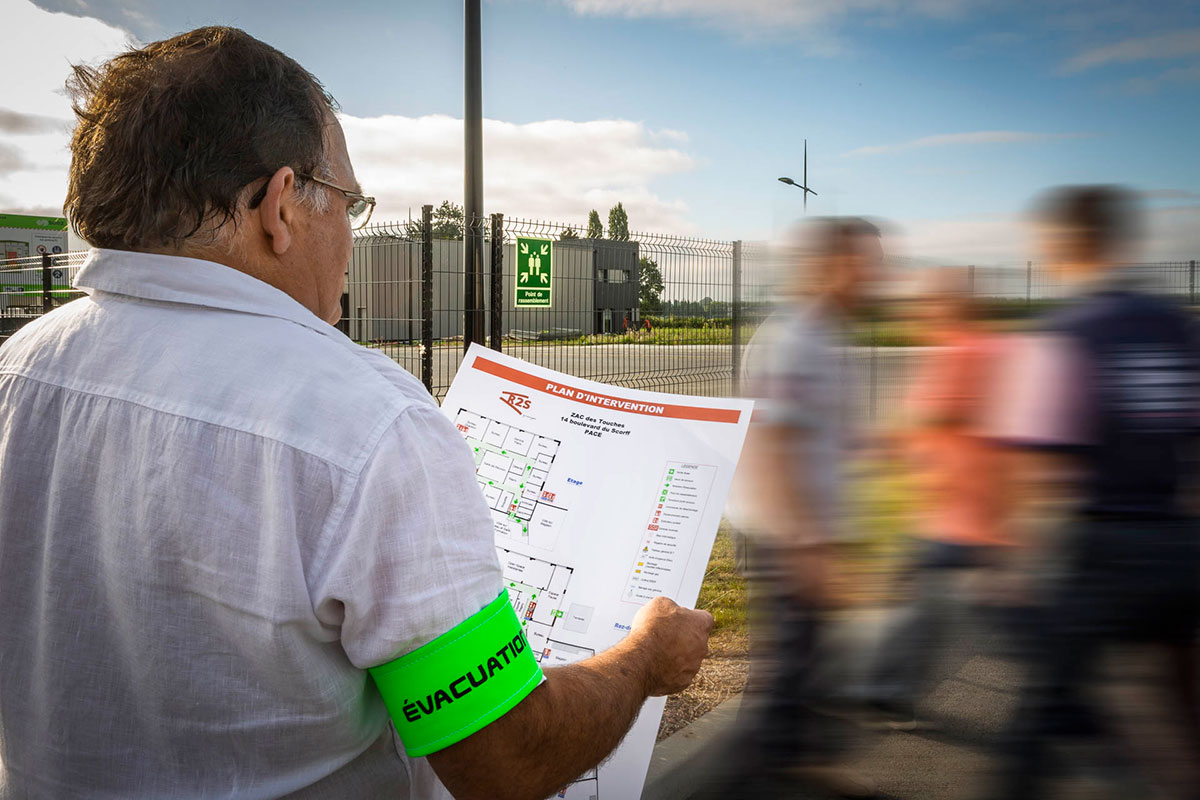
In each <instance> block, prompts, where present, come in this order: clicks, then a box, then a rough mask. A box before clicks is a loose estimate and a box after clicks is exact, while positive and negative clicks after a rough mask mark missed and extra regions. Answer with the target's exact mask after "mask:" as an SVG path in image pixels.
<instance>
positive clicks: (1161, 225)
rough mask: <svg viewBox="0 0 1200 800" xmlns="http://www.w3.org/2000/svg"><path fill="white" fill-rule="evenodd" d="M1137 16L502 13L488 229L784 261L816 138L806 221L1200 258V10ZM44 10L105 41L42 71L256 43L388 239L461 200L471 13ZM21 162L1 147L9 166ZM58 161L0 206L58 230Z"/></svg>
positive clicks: (958, 250)
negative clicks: (280, 60)
mask: <svg viewBox="0 0 1200 800" xmlns="http://www.w3.org/2000/svg"><path fill="white" fill-rule="evenodd" d="M0 4H3V5H5V6H10V5H11V6H12V7H13V9H14V10H18V9H23V8H24V7H26V6H28V5H29V3H28V0H0ZM1131 5H1132V4H1128V3H1106V2H1104V0H1096V1H1095V2H1046V3H1001V2H987V1H985V0H916V1H915V2H901V1H900V0H809V1H807V2H798V1H796V0H790V1H789V0H491V1H485V3H484V115H485V117H487V118H488V119H489V120H494V121H495V123H489V125H490V127H489V128H488V129H487V131H486V135H487V137H488V138H487V141H488V145H487V146H488V151H487V157H488V158H487V166H486V173H485V183H486V188H485V193H486V198H487V205H488V210H489V211H491V210H499V211H503V212H504V213H506V214H508V215H515V216H524V215H529V216H538V217H550V218H555V219H561V220H563V221H568V222H576V221H582V215H583V214H586V210H587V208H589V207H591V206H597V207H599V208H600V211H601V213H602V215H604V214H605V213H606V211H607V206H608V205H609V204H611V202H612V201H614V200H615V199H622V200H623V201H624V202H625V205H626V206H627V207H628V209H629V213H630V217H631V224H632V226H633V227H634V228H639V229H652V230H657V229H667V230H672V231H679V232H687V233H694V234H698V235H706V236H712V237H714V238H747V239H752V238H767V237H771V236H773V235H777V234H778V233H780V232H781V231H782V229H783V228H784V227H785V226H786V225H787V223H788V222H789V221H790V220H792V219H794V218H795V217H797V216H798V215H799V214H800V209H801V197H800V192H799V191H797V190H795V189H792V188H789V187H786V186H784V185H782V184H780V183H778V182H777V181H776V180H775V179H776V177H778V176H779V175H792V176H794V177H796V178H797V179H798V178H799V177H800V175H799V173H800V168H801V167H800V164H801V156H800V154H801V141H802V139H804V138H805V137H807V139H808V141H809V180H810V185H811V186H812V187H813V188H814V189H816V190H817V191H818V192H819V193H820V196H819V197H817V198H814V199H811V200H810V202H809V212H810V213H862V214H870V215H874V216H879V217H883V218H886V219H889V220H893V221H895V222H896V223H897V226H898V229H899V230H902V231H904V232H905V234H906V236H904V237H903V238H901V237H897V241H898V247H900V248H902V249H905V250H906V251H908V252H910V253H913V254H918V255H928V256H931V257H935V258H941V259H949V260H970V261H979V262H987V261H1003V260H1013V259H1019V258H1023V257H1024V256H1025V255H1026V254H1027V253H1026V250H1027V246H1026V244H1025V243H1024V242H1023V241H1022V240H1020V237H1019V231H1020V228H1019V224H1018V223H1019V218H1020V213H1021V212H1022V210H1023V209H1024V208H1025V207H1026V206H1027V204H1028V202H1029V199H1030V197H1031V196H1032V195H1033V194H1034V193H1035V192H1036V191H1037V190H1038V189H1040V188H1042V187H1045V186H1047V185H1051V184H1056V183H1062V182H1099V181H1103V182H1122V183H1128V184H1131V185H1134V186H1135V187H1137V188H1139V189H1142V190H1144V191H1147V192H1150V193H1151V194H1150V195H1149V196H1148V198H1147V202H1148V204H1149V206H1150V208H1151V211H1152V221H1153V225H1152V231H1153V238H1152V241H1151V242H1149V244H1148V248H1147V255H1149V256H1151V257H1177V258H1184V257H1189V258H1195V257H1200V233H1197V231H1198V230H1200V224H1198V223H1200V159H1198V158H1197V155H1196V151H1197V146H1196V142H1197V141H1200V133H1198V132H1200V102H1198V101H1200V5H1198V4H1195V3H1178V4H1176V3H1170V2H1160V3H1153V4H1146V7H1145V8H1144V9H1136V8H1130V7H1129V6H1131ZM38 6H40V7H41V8H43V9H46V10H50V11H55V12H65V13H67V14H70V15H72V16H73V17H92V18H95V19H97V20H99V21H100V22H102V23H105V25H104V26H101V27H104V28H105V32H104V35H101V36H97V37H96V40H97V41H98V42H104V43H101V44H97V43H96V42H88V41H86V38H87V37H86V33H83V34H80V35H81V37H83V38H82V40H81V41H80V42H79V44H78V48H77V51H78V52H77V53H76V52H71V51H70V50H69V48H70V47H71V44H70V43H67V44H64V45H63V47H64V48H66V50H65V51H64V52H63V53H62V54H60V55H59V56H58V59H57V61H54V60H52V61H51V63H49V64H48V65H47V67H46V70H47V71H48V72H49V73H53V72H54V70H55V69H59V70H63V67H62V64H63V60H64V58H65V59H67V60H71V59H74V60H79V59H87V58H95V57H99V56H100V55H101V54H102V53H103V51H104V48H105V46H107V44H105V43H106V42H107V41H108V40H107V39H106V38H105V37H106V36H109V37H110V36H111V35H112V29H113V28H119V29H122V31H123V32H127V33H128V34H129V35H131V36H132V37H134V38H135V39H136V40H138V41H143V42H144V41H150V40H152V39H155V38H160V37H162V36H166V35H169V34H171V33H174V32H177V31H181V30H186V29H188V28H191V27H195V26H197V25H202V24H214V23H219V24H230V25H236V26H239V27H242V28H244V29H246V30H247V31H249V32H250V33H252V34H254V35H256V36H259V37H260V38H263V39H264V40H266V41H268V42H270V43H272V44H274V45H275V46H277V47H279V48H280V49H282V50H284V51H285V52H287V53H289V54H290V55H292V56H294V57H295V58H296V59H297V60H299V61H300V62H301V63H302V64H304V65H305V66H306V67H308V68H309V69H310V70H311V71H313V72H314V73H315V74H316V75H317V76H318V77H320V78H321V79H322V80H323V81H324V82H325V84H326V85H327V87H328V88H329V89H330V90H331V91H332V92H333V94H334V95H335V96H336V97H337V98H338V100H339V101H340V103H341V105H342V109H343V113H344V114H345V115H346V119H344V121H343V124H344V127H345V128H346V130H347V137H348V140H349V141H350V145H351V155H352V156H353V157H354V158H355V162H356V167H357V169H358V172H359V178H360V179H361V181H362V182H363V184H364V186H365V187H366V188H367V189H368V190H369V191H375V192H376V193H377V194H378V195H379V196H380V199H381V205H382V209H381V210H382V211H383V212H384V213H385V215H387V216H403V215H404V214H406V213H407V209H408V208H409V207H412V206H414V205H419V204H420V203H421V202H434V203H436V202H439V201H440V200H441V199H443V198H447V197H448V198H451V199H458V196H459V194H460V193H461V188H460V187H461V173H460V172H459V170H460V159H461V150H460V149H458V148H459V147H460V142H459V139H460V138H461V132H460V129H459V128H457V127H456V123H455V121H456V120H458V119H459V118H460V117H461V111H462V99H461V97H462V95H461V86H462V45H461V30H462V7H461V3H458V2H454V1H453V0H445V1H443V2H343V3H340V4H330V3H317V2H288V3H283V2H245V0H242V1H241V2H228V1H227V0H215V1H213V0H209V1H208V2H204V3H196V2H190V3H181V2H150V1H149V0H126V2H119V1H118V0H39V2H38ZM64 20H65V17H63V16H62V15H55V16H51V15H48V14H41V15H40V16H38V19H37V20H36V22H35V23H31V24H36V25H39V26H46V27H48V28H49V29H50V31H51V32H53V30H54V27H55V26H60V27H61V26H63V25H65V24H66V23H65V21H64ZM97 24H98V23H97ZM11 68H12V66H11V65H8V66H6V69H11ZM63 71H64V74H65V70H63ZM59 83H61V79H59ZM6 105H7V103H6V102H5V101H4V100H0V108H3V107H5V106H6ZM10 110H11V111H15V112H18V113H24V112H32V113H40V114H44V115H49V116H56V114H55V113H54V112H53V111H52V110H48V109H42V110H38V109H25V108H10ZM431 115H442V117H436V116H431ZM551 121H558V122H551ZM22 141H23V140H21V139H20V138H19V137H13V136H8V135H7V134H6V133H4V131H3V130H2V129H0V146H3V145H4V144H5V143H9V146H10V149H12V148H17V149H19V148H20V147H21V146H22ZM34 149H35V150H36V148H34ZM31 152H32V151H31ZM46 152H47V153H49V150H47V151H46ZM59 152H60V154H61V148H59ZM3 154H4V151H0V156H3ZM59 158H60V160H62V158H61V155H60V156H59ZM47 159H49V160H53V158H52V154H50V155H46V156H45V157H44V158H43V160H42V161H41V162H39V161H38V159H37V158H34V157H33V156H30V157H29V158H26V160H25V161H26V165H27V166H28V165H30V164H33V163H37V164H40V166H41V167H43V169H42V171H41V173H40V175H41V177H42V178H43V180H40V181H39V182H38V190H37V191H38V193H39V194H38V196H37V197H24V196H22V195H25V194H27V193H26V192H22V191H21V188H22V187H23V186H26V185H28V184H27V183H22V181H23V180H27V179H28V176H29V174H34V173H37V172H38V171H37V170H36V169H28V170H25V171H24V173H20V171H18V172H17V173H14V174H8V175H5V174H4V171H3V159H2V158H0V205H5V206H6V208H18V207H23V206H26V205H27V206H30V207H36V206H39V205H51V206H52V205H53V204H54V203H55V202H56V201H55V199H54V197H53V180H52V179H51V180H49V182H47V180H45V179H47V178H50V176H51V175H52V173H53V170H52V169H50V166H51V165H50V164H49V161H48V160H47ZM60 169H61V167H60ZM10 173H12V171H11V170H10ZM22 176H24V177H22ZM59 195H61V191H60V192H59ZM25 200H28V202H23V201H25ZM58 202H61V199H59V200H58Z"/></svg>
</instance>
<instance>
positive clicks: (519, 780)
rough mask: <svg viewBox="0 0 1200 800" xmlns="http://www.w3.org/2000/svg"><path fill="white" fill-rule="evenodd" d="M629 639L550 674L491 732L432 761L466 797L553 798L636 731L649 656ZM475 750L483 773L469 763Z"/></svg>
mask: <svg viewBox="0 0 1200 800" xmlns="http://www.w3.org/2000/svg"><path fill="white" fill-rule="evenodd" d="M627 642H628V640H626V641H625V642H622V643H621V644H619V645H617V646H616V647H614V648H612V649H610V650H607V651H605V652H604V653H601V654H600V655H598V656H595V657H593V658H589V659H587V660H586V661H581V662H579V663H578V664H572V665H570V666H566V667H558V668H555V669H550V670H547V671H546V681H545V682H544V683H543V684H542V685H541V686H539V687H538V688H537V689H535V690H534V691H533V692H532V693H530V695H529V696H528V697H526V698H525V699H524V700H523V701H521V703H519V704H518V705H517V706H516V707H515V708H514V709H513V710H512V711H510V712H509V713H508V714H506V715H504V716H503V717H502V718H500V719H499V720H497V721H496V722H494V723H492V724H491V725H489V726H487V727H486V728H484V729H483V730H481V731H479V732H478V733H476V734H474V735H473V736H471V737H469V738H468V739H465V740H464V741H462V742H460V743H458V744H457V745H454V746H452V747H450V748H447V749H446V750H443V751H442V752H441V753H435V754H434V755H431V756H430V757H429V760H430V762H431V763H432V764H433V766H434V769H435V770H437V772H438V776H439V777H440V778H441V780H442V782H443V783H444V784H445V785H446V788H448V789H449V790H450V792H451V793H452V794H453V795H454V796H455V797H456V798H458V799H459V800H464V798H489V799H490V798H530V799H532V800H540V799H541V798H545V797H548V796H549V795H551V794H553V793H554V792H555V791H557V790H558V789H560V788H561V787H562V786H563V785H565V784H567V783H569V782H570V781H572V780H574V779H575V778H576V777H578V776H579V775H581V774H582V773H584V772H586V771H587V770H589V769H591V768H592V767H595V766H596V765H597V764H599V763H600V761H602V760H603V759H604V757H605V756H606V755H608V754H609V753H610V752H611V751H612V750H613V748H614V747H616V746H617V744H618V743H620V741H621V739H622V738H623V737H624V736H625V734H626V733H627V732H628V731H629V726H630V725H632V724H633V721H634V719H635V718H636V717H637V714H638V711H639V710H640V709H641V707H642V703H643V702H645V700H646V697H647V695H648V692H649V684H648V665H647V663H646V660H645V655H644V654H643V652H642V651H640V650H639V649H638V648H636V647H632V646H629V645H628V644H627ZM463 747H469V748H471V750H472V751H473V753H472V758H470V759H469V760H470V761H471V762H474V763H477V764H479V766H480V769H477V770H471V771H470V773H469V774H468V773H466V772H464V771H463V770H461V769H446V770H445V771H443V769H440V768H439V760H442V761H449V760H450V759H453V760H454V761H456V762H457V763H459V764H461V763H462V759H461V756H462V755H465V754H463V753H458V754H455V753H452V752H451V751H453V750H455V748H463Z"/></svg>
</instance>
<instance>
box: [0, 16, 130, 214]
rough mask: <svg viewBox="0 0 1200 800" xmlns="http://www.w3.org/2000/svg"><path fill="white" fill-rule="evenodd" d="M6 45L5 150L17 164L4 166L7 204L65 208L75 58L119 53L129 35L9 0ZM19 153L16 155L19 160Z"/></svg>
mask: <svg viewBox="0 0 1200 800" xmlns="http://www.w3.org/2000/svg"><path fill="white" fill-rule="evenodd" d="M4 22H5V28H6V30H8V31H14V32H19V33H12V34H11V35H8V36H6V37H5V43H4V47H3V48H0V72H2V73H3V74H4V75H5V76H7V79H6V81H5V84H4V101H3V104H4V109H3V110H2V113H0V150H3V151H4V152H7V153H8V154H9V156H10V157H9V158H8V159H7V163H9V165H10V166H12V165H15V167H16V168H15V169H10V170H8V171H0V173H2V174H0V203H2V207H0V211H16V210H19V209H47V208H49V209H60V211H59V213H61V208H62V201H63V196H64V195H65V193H66V184H67V164H68V162H69V160H70V156H69V154H68V152H67V143H68V140H69V130H70V128H71V125H72V115H71V104H70V102H69V101H68V99H67V97H66V94H65V92H64V90H63V84H64V82H65V81H66V79H67V75H68V74H69V72H70V67H71V64H76V63H81V62H93V61H97V60H99V59H102V58H105V57H107V56H111V55H113V54H115V53H117V52H119V51H121V50H122V49H124V47H125V46H126V45H127V44H128V43H129V42H130V36H129V34H128V33H127V32H126V31H124V30H121V29H120V28H115V27H113V26H111V25H108V24H106V23H104V22H101V21H100V20H97V19H92V18H90V17H79V16H72V15H71V14H62V13H52V12H49V11H45V10H43V9H41V8H38V7H37V6H35V5H33V3H30V2H28V1H27V0H6V2H5V9H4ZM14 153H15V158H16V161H15V162H14V161H13V154H14Z"/></svg>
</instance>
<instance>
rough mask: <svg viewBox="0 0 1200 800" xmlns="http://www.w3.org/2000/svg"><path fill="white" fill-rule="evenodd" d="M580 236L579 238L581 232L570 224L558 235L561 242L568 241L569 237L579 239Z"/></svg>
mask: <svg viewBox="0 0 1200 800" xmlns="http://www.w3.org/2000/svg"><path fill="white" fill-rule="evenodd" d="M578 238H579V234H578V233H576V231H575V229H574V228H572V227H571V226H570V225H568V226H567V227H565V228H563V232H562V233H560V234H559V235H558V240H559V241H560V242H562V241H566V240H567V239H578Z"/></svg>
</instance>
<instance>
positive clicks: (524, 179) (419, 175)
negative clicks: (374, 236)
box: [341, 114, 694, 233]
mask: <svg viewBox="0 0 1200 800" xmlns="http://www.w3.org/2000/svg"><path fill="white" fill-rule="evenodd" d="M341 122H342V128H343V129H344V130H345V133H346V142H347V145H348V147H349V150H350V157H351V159H352V161H353V163H354V169H355V172H356V173H357V176H358V179H359V181H360V182H361V183H362V185H363V188H364V191H366V192H368V193H370V194H373V195H374V196H375V197H376V199H377V200H378V201H379V206H378V209H377V211H376V213H375V218H376V219H380V220H385V219H402V218H403V219H406V218H407V217H408V213H409V210H410V209H411V210H412V213H413V216H414V217H416V216H417V215H418V214H419V213H420V206H421V205H422V204H423V203H433V204H434V205H437V204H438V203H440V202H441V201H442V200H445V199H450V200H454V201H455V202H460V201H461V198H462V168H463V146H462V138H463V132H462V120H460V119H455V118H453V117H447V116H441V115H435V116H425V117H400V116H382V117H369V118H364V117H354V116H350V115H345V114H343V115H342V116H341ZM483 141H484V176H483V177H484V206H485V210H486V211H487V212H488V213H493V212H501V213H504V214H505V215H508V216H515V217H524V218H534V219H547V220H552V221H560V222H567V223H571V224H575V225H579V224H582V223H584V222H585V221H586V219H587V213H588V211H589V210H590V209H592V208H595V209H597V210H598V211H600V214H601V217H602V218H607V217H606V215H607V212H608V209H609V207H611V206H613V205H615V204H616V203H617V202H618V201H620V202H622V203H624V205H625V208H626V210H627V211H628V212H629V217H630V222H631V226H632V227H633V228H635V229H639V230H652V231H665V232H669V233H686V232H689V231H691V230H692V226H691V225H690V224H689V222H688V219H687V211H688V209H687V206H686V205H685V204H684V203H683V202H682V201H681V200H678V199H667V198H663V197H661V196H659V195H658V194H656V193H655V192H654V191H653V190H652V189H651V184H652V183H653V181H654V179H655V178H657V177H660V176H664V175H670V174H675V173H680V172H685V171H688V170H690V169H692V168H693V166H694V161H693V160H692V158H691V157H690V156H689V155H687V154H686V153H685V152H683V151H682V150H680V149H678V147H677V145H679V144H681V143H683V142H686V136H685V135H683V134H681V133H679V132H678V131H651V130H647V129H646V127H645V126H644V125H642V124H641V123H639V122H630V121H627V120H594V121H589V122H571V121H568V120H546V121H542V122H531V123H527V124H523V125H516V124H513V123H509V122H501V121H499V120H491V119H489V120H484V124H483Z"/></svg>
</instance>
